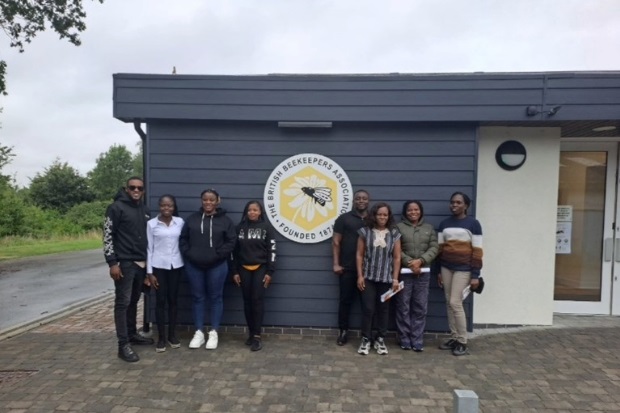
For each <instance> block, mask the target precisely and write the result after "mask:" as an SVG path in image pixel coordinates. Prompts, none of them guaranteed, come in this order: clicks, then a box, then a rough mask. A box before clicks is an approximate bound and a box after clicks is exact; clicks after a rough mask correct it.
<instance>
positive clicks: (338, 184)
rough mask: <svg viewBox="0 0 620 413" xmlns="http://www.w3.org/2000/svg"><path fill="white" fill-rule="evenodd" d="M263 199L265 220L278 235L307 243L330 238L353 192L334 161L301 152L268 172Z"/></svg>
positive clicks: (341, 170)
mask: <svg viewBox="0 0 620 413" xmlns="http://www.w3.org/2000/svg"><path fill="white" fill-rule="evenodd" d="M263 198H264V199H263V202H264V203H265V209H266V213H267V216H268V217H269V221H270V222H271V225H273V227H274V228H275V229H276V230H277V231H278V232H279V233H280V234H282V235H283V236H285V237H286V238H288V239H290V240H292V241H295V242H300V243H304V244H311V243H317V242H321V241H324V240H326V239H329V238H331V236H332V229H333V225H334V221H335V220H336V218H337V217H338V216H339V215H340V214H343V213H345V212H348V211H350V210H351V207H352V202H353V190H352V187H351V181H349V177H348V176H347V174H346V173H345V171H344V170H343V169H342V168H341V167H340V165H338V164H337V163H336V162H334V161H332V160H331V159H329V158H326V157H325V156H323V155H317V154H315V153H303V154H299V155H295V156H291V157H290V158H288V159H285V160H284V161H282V163H280V165H278V166H277V167H276V168H275V169H274V170H273V172H271V175H269V180H268V181H267V184H266V185H265V193H264V197H263Z"/></svg>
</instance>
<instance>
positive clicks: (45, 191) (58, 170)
mask: <svg viewBox="0 0 620 413" xmlns="http://www.w3.org/2000/svg"><path fill="white" fill-rule="evenodd" d="M29 197H30V199H31V201H32V202H33V203H34V204H35V205H38V206H40V207H41V208H43V209H54V210H56V211H58V212H60V213H65V212H66V211H68V210H69V208H71V207H73V206H74V205H77V204H80V203H82V202H90V201H92V200H93V198H94V196H93V193H92V191H91V190H90V188H89V187H88V180H87V179H86V178H85V177H83V176H81V175H80V173H79V172H78V171H77V170H76V169H75V168H73V167H71V166H69V164H67V163H66V162H64V163H62V162H60V160H59V159H56V160H55V161H54V162H53V163H52V165H50V166H49V167H47V168H45V170H44V172H43V173H42V174H41V173H37V174H36V175H35V177H34V178H32V179H31V182H30V191H29Z"/></svg>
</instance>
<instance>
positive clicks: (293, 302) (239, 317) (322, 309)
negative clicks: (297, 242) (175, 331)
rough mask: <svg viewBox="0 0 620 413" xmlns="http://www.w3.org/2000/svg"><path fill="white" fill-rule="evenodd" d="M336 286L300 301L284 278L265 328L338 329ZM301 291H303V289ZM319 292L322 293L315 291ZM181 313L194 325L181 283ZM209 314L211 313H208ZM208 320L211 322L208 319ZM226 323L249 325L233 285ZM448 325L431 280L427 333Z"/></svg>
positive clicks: (271, 299) (468, 308) (356, 320)
mask: <svg viewBox="0 0 620 413" xmlns="http://www.w3.org/2000/svg"><path fill="white" fill-rule="evenodd" d="M330 278H331V279H332V280H333V282H332V284H331V285H329V286H326V287H325V288H323V289H322V290H323V294H327V296H325V295H324V297H325V298H326V299H324V300H322V299H320V298H317V299H312V300H310V299H303V298H302V299H300V298H299V297H297V298H295V297H290V296H286V295H283V294H287V291H288V289H289V286H288V285H279V283H286V282H287V281H288V280H286V279H282V278H280V279H279V280H275V281H274V284H273V286H272V288H270V289H269V290H268V291H267V292H266V308H265V320H264V322H265V326H296V327H334V312H336V311H337V300H336V299H335V297H337V295H338V285H337V281H336V277H335V276H333V275H331V277H330ZM306 281H307V283H308V285H310V286H311V287H314V286H317V285H318V284H317V283H316V282H315V281H316V278H308V279H307V280H306ZM297 288H302V287H301V286H299V287H297ZM315 290H316V291H318V289H316V288H315ZM179 302H180V312H179V320H180V323H181V324H187V325H191V324H192V321H191V320H192V318H191V311H190V305H189V304H190V302H191V297H190V295H189V288H188V285H187V284H186V282H185V280H183V281H182V283H181V289H180V294H179ZM154 303H155V300H154V299H153V301H152V304H153V305H152V310H151V318H153V317H154V315H155V314H154ZM390 306H391V308H390V323H389V325H390V328H391V329H394V328H395V324H394V304H393V302H391V303H390ZM464 308H465V313H466V316H467V325H468V329H469V331H471V329H472V319H471V314H472V299H471V298H468V299H467V300H466V301H465V302H464ZM206 313H207V314H208V310H207V312H206ZM206 320H208V318H206ZM222 322H223V323H224V324H227V325H241V326H243V325H245V316H244V313H243V300H242V299H241V290H240V289H239V288H237V287H235V286H233V285H232V284H231V283H228V284H227V285H226V287H225V290H224V316H223V319H222ZM360 325H361V310H360V303H359V300H358V299H356V301H355V302H354V303H353V306H352V311H351V319H350V326H351V328H352V329H359V328H360ZM447 330H448V328H447V324H446V305H445V299H444V297H443V290H442V289H440V288H438V287H437V284H436V279H435V278H433V279H432V280H431V288H430V291H429V303H428V316H427V320H426V331H431V332H445V331H447Z"/></svg>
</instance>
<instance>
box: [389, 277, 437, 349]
mask: <svg viewBox="0 0 620 413" xmlns="http://www.w3.org/2000/svg"><path fill="white" fill-rule="evenodd" d="M400 279H401V280H402V281H403V283H404V284H405V288H404V289H403V290H402V291H401V292H400V293H398V294H397V295H396V297H394V298H395V299H396V328H397V330H398V338H399V340H400V343H401V344H402V345H407V346H415V347H422V344H423V339H424V327H425V326H426V311H427V308H428V286H429V283H430V279H431V276H430V274H429V273H424V274H420V276H419V277H418V276H416V275H413V274H402V275H401V277H400Z"/></svg>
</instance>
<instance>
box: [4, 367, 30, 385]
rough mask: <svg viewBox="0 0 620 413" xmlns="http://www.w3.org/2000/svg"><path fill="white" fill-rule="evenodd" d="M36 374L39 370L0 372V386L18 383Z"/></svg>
mask: <svg viewBox="0 0 620 413" xmlns="http://www.w3.org/2000/svg"><path fill="white" fill-rule="evenodd" d="M38 372H39V370H0V386H2V385H5V384H10V383H15V382H18V381H20V380H23V379H25V378H27V377H30V376H32V375H34V374H37V373H38Z"/></svg>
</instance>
